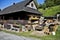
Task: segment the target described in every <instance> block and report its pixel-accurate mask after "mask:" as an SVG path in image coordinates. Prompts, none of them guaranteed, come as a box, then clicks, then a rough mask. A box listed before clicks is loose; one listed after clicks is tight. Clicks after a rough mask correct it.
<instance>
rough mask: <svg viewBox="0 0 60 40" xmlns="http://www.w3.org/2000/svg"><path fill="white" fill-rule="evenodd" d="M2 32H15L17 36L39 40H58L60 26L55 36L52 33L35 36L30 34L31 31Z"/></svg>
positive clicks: (59, 37)
mask: <svg viewBox="0 0 60 40" xmlns="http://www.w3.org/2000/svg"><path fill="white" fill-rule="evenodd" d="M4 32H7V33H11V34H15V35H18V36H25V37H32V38H37V39H40V40H60V26H59V28H58V30H57V32H56V35H55V36H53V35H48V36H36V35H31V34H30V33H31V32H19V33H17V32H11V31H4Z"/></svg>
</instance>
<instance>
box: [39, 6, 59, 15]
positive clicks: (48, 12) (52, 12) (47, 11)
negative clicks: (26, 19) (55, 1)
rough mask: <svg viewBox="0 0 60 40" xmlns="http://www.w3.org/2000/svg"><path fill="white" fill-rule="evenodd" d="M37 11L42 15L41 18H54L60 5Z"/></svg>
mask: <svg viewBox="0 0 60 40" xmlns="http://www.w3.org/2000/svg"><path fill="white" fill-rule="evenodd" d="M39 11H40V12H41V13H43V16H54V15H56V13H57V12H60V5H58V6H53V7H50V8H46V9H45V10H44V9H39Z"/></svg>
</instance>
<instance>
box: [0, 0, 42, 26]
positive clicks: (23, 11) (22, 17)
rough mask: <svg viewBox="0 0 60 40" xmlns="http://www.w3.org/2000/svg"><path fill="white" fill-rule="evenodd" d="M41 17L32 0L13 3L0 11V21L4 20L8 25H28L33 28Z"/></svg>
mask: <svg viewBox="0 0 60 40" xmlns="http://www.w3.org/2000/svg"><path fill="white" fill-rule="evenodd" d="M41 15H42V14H41V13H40V12H39V11H38V9H37V7H36V4H35V2H34V0H24V1H22V2H19V3H13V5H11V6H9V7H6V8H5V9H3V10H1V11H0V20H5V21H6V22H8V23H13V22H17V23H18V24H22V25H28V24H29V25H31V26H34V25H36V24H38V23H39V22H38V21H39V19H40V17H41ZM31 26H30V27H31Z"/></svg>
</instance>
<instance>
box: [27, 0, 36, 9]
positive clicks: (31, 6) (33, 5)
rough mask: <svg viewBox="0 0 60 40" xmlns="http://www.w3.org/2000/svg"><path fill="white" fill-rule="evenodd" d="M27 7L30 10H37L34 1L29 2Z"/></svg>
mask: <svg viewBox="0 0 60 40" xmlns="http://www.w3.org/2000/svg"><path fill="white" fill-rule="evenodd" d="M27 7H30V8H33V9H37V7H36V5H35V3H34V1H31V2H30V3H29V4H28V5H27Z"/></svg>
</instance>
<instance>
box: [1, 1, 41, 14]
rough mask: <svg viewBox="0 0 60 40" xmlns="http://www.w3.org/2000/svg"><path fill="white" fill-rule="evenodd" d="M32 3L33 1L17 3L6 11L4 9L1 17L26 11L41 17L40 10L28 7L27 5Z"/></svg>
mask: <svg viewBox="0 0 60 40" xmlns="http://www.w3.org/2000/svg"><path fill="white" fill-rule="evenodd" d="M31 1H33V0H24V1H22V2H19V3H16V4H15V5H11V6H9V7H7V8H5V9H3V10H2V11H1V12H0V15H3V14H9V13H13V12H19V11H26V12H31V13H34V14H39V15H41V13H40V12H39V11H38V10H36V9H32V8H29V7H26V5H27V4H28V3H30V2H31Z"/></svg>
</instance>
